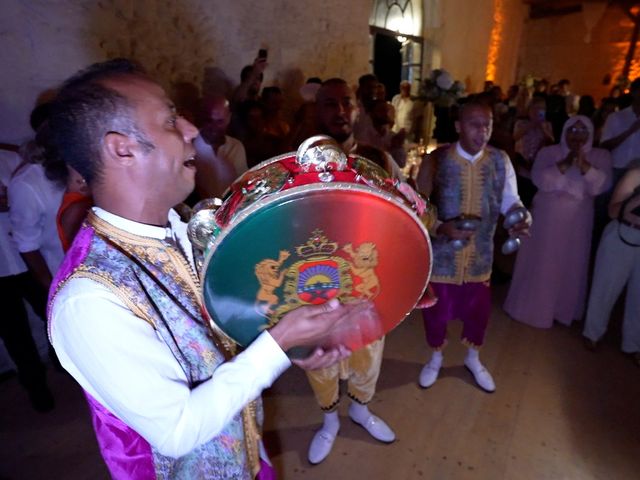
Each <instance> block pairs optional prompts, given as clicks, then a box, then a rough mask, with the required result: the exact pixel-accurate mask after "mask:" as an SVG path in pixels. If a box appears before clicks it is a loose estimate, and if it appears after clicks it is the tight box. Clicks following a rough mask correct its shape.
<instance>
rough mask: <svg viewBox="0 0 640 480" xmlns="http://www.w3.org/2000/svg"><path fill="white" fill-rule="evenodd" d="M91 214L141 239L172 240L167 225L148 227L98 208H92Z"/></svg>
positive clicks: (171, 232) (170, 230)
mask: <svg viewBox="0 0 640 480" xmlns="http://www.w3.org/2000/svg"><path fill="white" fill-rule="evenodd" d="M92 210H93V213H95V214H96V216H97V217H98V218H100V219H102V220H104V221H105V222H107V223H110V224H111V225H113V226H114V227H116V228H119V229H120V230H124V231H125V232H128V233H132V234H133V235H139V236H141V237H149V238H156V239H158V240H164V239H165V238H167V237H169V238H173V231H172V229H171V226H170V225H169V223H168V219H167V225H168V226H167V227H158V226H156V225H148V224H146V223H140V222H134V221H133V220H129V219H127V218H124V217H121V216H119V215H115V214H113V213H111V212H107V211H106V210H103V209H102V208H100V207H93V209H92Z"/></svg>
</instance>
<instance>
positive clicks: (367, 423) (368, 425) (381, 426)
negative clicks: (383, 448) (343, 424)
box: [349, 408, 396, 443]
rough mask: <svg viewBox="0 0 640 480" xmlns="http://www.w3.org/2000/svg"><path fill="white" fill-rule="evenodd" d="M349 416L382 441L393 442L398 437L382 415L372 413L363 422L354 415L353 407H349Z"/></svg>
mask: <svg viewBox="0 0 640 480" xmlns="http://www.w3.org/2000/svg"><path fill="white" fill-rule="evenodd" d="M349 418H351V420H353V421H354V422H355V423H357V424H358V425H360V426H361V427H362V428H364V429H365V430H366V431H367V432H369V435H371V436H372V437H373V438H375V439H376V440H378V441H380V442H384V443H391V442H393V441H394V440H395V439H396V434H395V433H393V430H391V428H389V425H387V424H386V423H385V421H384V420H382V419H381V418H380V417H376V416H375V415H374V414H373V413H370V414H369V416H368V417H367V418H366V420H364V421H363V422H361V421H360V420H357V419H356V418H354V417H353V415H352V414H351V408H349Z"/></svg>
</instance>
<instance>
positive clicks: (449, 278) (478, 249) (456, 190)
mask: <svg viewBox="0 0 640 480" xmlns="http://www.w3.org/2000/svg"><path fill="white" fill-rule="evenodd" d="M507 161H509V160H508V158H507V156H506V154H505V153H504V152H503V151H502V150H498V149H496V148H493V147H486V148H485V150H484V153H483V155H482V156H481V157H480V158H479V159H477V160H476V161H475V162H474V163H471V162H469V161H468V160H466V159H464V158H462V157H461V156H460V155H458V153H457V152H456V147H455V145H452V146H451V147H450V148H449V149H448V150H447V151H446V152H444V153H443V154H442V155H441V157H440V158H439V159H438V165H437V169H436V173H435V179H434V192H433V194H432V197H431V198H432V200H433V203H434V204H435V205H436V206H437V207H438V218H439V219H440V220H441V221H446V220H450V219H452V218H455V217H457V216H459V215H463V214H466V215H477V216H479V217H481V218H482V220H481V222H480V226H479V228H478V230H477V231H476V232H475V233H474V235H473V236H472V237H471V240H470V241H469V243H468V244H467V246H466V247H465V248H463V249H462V250H459V251H456V250H454V249H453V246H452V244H451V243H450V242H449V239H447V238H446V237H443V236H441V237H436V238H434V239H433V242H432V246H433V254H434V264H433V273H432V277H431V279H432V281H434V282H438V283H454V284H458V285H460V284H462V283H466V282H486V281H488V280H489V277H490V276H491V265H492V263H493V235H494V233H495V229H496V223H497V221H498V216H499V215H500V206H501V203H502V192H503V190H504V183H505V178H506V167H505V165H506V163H505V162H507Z"/></svg>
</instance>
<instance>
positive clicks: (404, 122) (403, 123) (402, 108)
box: [391, 94, 413, 133]
mask: <svg viewBox="0 0 640 480" xmlns="http://www.w3.org/2000/svg"><path fill="white" fill-rule="evenodd" d="M391 104H392V105H393V108H395V109H396V118H395V123H394V124H393V131H394V132H396V133H397V132H399V131H400V130H402V129H403V128H404V129H405V130H406V131H407V133H410V132H411V125H412V124H413V118H412V114H413V100H411V97H403V96H402V95H400V94H397V95H395V96H394V97H393V98H392V99H391Z"/></svg>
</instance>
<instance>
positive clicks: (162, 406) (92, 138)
mask: <svg viewBox="0 0 640 480" xmlns="http://www.w3.org/2000/svg"><path fill="white" fill-rule="evenodd" d="M49 127H50V130H51V138H50V140H51V145H52V146H53V147H54V149H55V151H56V153H57V154H58V155H60V156H61V157H62V158H63V159H64V160H65V162H67V163H68V164H69V165H71V166H72V167H73V168H74V169H75V170H76V171H78V172H79V173H80V174H81V175H82V176H83V177H84V179H85V180H86V181H87V183H88V184H89V185H90V187H91V191H92V192H93V195H94V201H95V205H96V206H95V208H94V209H93V210H92V211H91V212H90V214H89V216H88V219H87V221H86V223H85V224H84V225H83V227H82V228H81V230H80V231H79V233H78V235H77V237H76V239H75V241H74V243H73V245H72V247H71V249H70V251H69V252H68V254H67V256H66V259H65V261H64V263H63V265H62V266H61V268H60V270H59V271H58V274H57V275H56V278H55V280H54V282H53V285H52V289H51V293H50V304H49V321H50V327H49V328H50V332H49V334H50V338H51V342H52V344H53V345H54V347H55V349H56V352H57V354H58V356H59V358H60V362H61V363H62V365H63V366H64V368H66V369H67V370H68V371H69V372H70V373H71V375H72V376H73V377H74V378H75V379H76V380H77V381H78V382H79V383H80V385H81V386H82V388H83V389H84V390H85V392H86V395H87V399H88V401H89V405H90V409H91V413H92V417H93V422H94V427H95V429H96V434H97V437H98V443H99V445H100V448H101V451H102V454H103V456H104V458H105V461H106V463H107V465H108V467H109V469H110V472H111V475H112V476H113V478H116V479H143V478H144V479H148V478H184V479H186V478H188V479H198V478H201V479H204V478H207V479H212V478H219V479H228V478H236V479H251V478H254V477H256V475H264V474H265V471H267V470H268V467H266V466H265V461H266V460H267V459H266V455H265V453H264V449H263V448H262V443H261V441H260V440H259V432H258V430H259V426H257V425H256V424H257V423H259V422H260V420H259V419H260V418H261V405H260V403H259V396H260V393H261V392H262V390H263V389H264V388H267V387H268V386H270V385H271V383H272V382H273V381H274V380H275V379H276V378H277V377H278V376H279V375H280V374H281V373H282V372H283V371H284V370H286V369H287V368H288V367H289V366H290V364H291V361H290V360H289V359H288V357H287V355H285V353H284V351H286V350H288V349H290V348H291V347H294V346H299V345H308V346H309V345H310V346H313V345H316V344H318V342H319V339H320V338H321V337H324V336H326V334H327V331H328V330H330V329H331V328H332V327H339V326H340V325H342V324H344V323H346V322H351V321H353V319H354V318H356V317H359V316H361V315H362V314H363V311H364V310H368V309H370V308H371V304H370V303H358V304H354V305H351V306H344V305H340V304H339V303H338V302H337V301H335V300H334V301H330V302H328V303H325V304H324V305H320V306H313V307H302V308H299V309H296V310H294V311H292V312H290V313H288V314H287V315H285V316H284V317H283V318H282V319H281V321H280V322H279V323H278V324H277V325H276V326H274V327H273V328H271V329H270V330H269V331H266V332H263V333H261V334H260V335H259V336H258V338H257V339H256V340H255V341H254V342H253V343H251V344H250V345H249V346H248V347H247V348H246V349H245V350H244V351H243V352H242V353H239V354H237V355H234V354H235V352H234V348H233V345H230V344H229V343H228V342H225V340H224V338H223V337H222V336H218V335H216V334H215V333H216V332H210V331H208V329H207V327H206V325H205V323H204V321H203V317H202V313H201V312H202V300H201V292H200V285H199V277H198V275H197V273H196V272H195V270H194V266H193V255H192V249H191V245H190V243H189V240H188V239H187V237H186V225H185V224H183V223H181V222H180V220H179V218H178V217H177V214H176V213H175V212H174V211H173V210H172V209H171V207H172V205H175V204H177V203H178V202H180V201H182V200H183V199H184V198H185V197H186V196H187V195H188V194H189V192H190V191H191V190H192V189H193V187H194V175H195V168H194V155H195V152H194V148H193V146H192V141H193V139H194V138H195V137H196V136H197V135H198V131H197V130H196V128H195V127H194V126H193V125H191V124H190V123H189V122H188V121H187V120H185V119H184V118H182V117H179V116H177V115H176V112H175V107H174V106H173V104H172V102H171V101H170V100H169V99H168V98H167V96H166V94H165V92H164V91H163V89H162V88H161V87H160V86H159V85H158V84H156V83H155V82H154V81H153V80H151V79H150V78H149V77H147V76H146V75H145V74H144V73H143V72H142V71H141V70H140V69H139V68H138V67H137V66H136V65H134V64H132V63H131V62H129V61H126V60H121V59H120V60H112V61H108V62H104V63H101V64H96V65H93V66H91V67H89V68H88V69H86V70H85V71H82V72H80V73H78V74H77V75H75V76H74V77H72V78H71V79H69V80H68V81H67V82H66V83H65V84H64V85H63V87H62V89H61V90H60V92H59V95H58V97H57V99H56V101H55V107H54V112H53V114H52V117H51V120H50V125H49ZM318 320H322V321H318ZM212 333H213V334H212ZM348 355H349V352H348V350H347V349H345V348H344V347H343V346H341V345H338V346H336V347H334V348H328V349H324V350H323V349H320V348H316V349H315V350H314V351H313V353H312V355H311V356H310V357H308V358H306V359H304V360H300V361H297V360H296V361H295V363H297V364H298V365H300V366H302V367H304V368H323V367H328V366H330V365H332V364H334V363H335V362H337V361H340V360H342V359H344V358H346V356H348ZM256 398H257V399H258V401H252V400H254V399H256ZM256 414H257V418H258V419H256ZM261 468H262V469H261ZM263 478H267V477H263Z"/></svg>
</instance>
